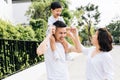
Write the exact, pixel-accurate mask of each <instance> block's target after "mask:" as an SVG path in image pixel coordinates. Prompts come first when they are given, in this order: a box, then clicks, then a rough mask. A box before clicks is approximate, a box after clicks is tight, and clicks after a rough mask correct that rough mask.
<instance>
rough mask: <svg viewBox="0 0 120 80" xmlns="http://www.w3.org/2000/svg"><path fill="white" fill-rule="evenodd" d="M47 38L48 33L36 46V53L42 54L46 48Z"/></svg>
mask: <svg viewBox="0 0 120 80" xmlns="http://www.w3.org/2000/svg"><path fill="white" fill-rule="evenodd" d="M49 38H50V35H48V36H47V37H46V38H45V39H44V40H43V41H42V42H41V43H40V45H39V46H38V48H37V54H38V55H42V54H44V53H45V51H46V50H47V46H48V41H49Z"/></svg>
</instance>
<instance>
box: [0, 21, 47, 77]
mask: <svg viewBox="0 0 120 80" xmlns="http://www.w3.org/2000/svg"><path fill="white" fill-rule="evenodd" d="M31 23H32V25H31V26H22V25H13V24H11V23H10V22H8V21H3V20H1V19H0V63H1V64H0V71H1V72H0V79H2V78H4V77H6V76H8V75H11V74H13V73H16V72H17V71H19V70H24V69H26V68H27V67H30V66H31V65H34V64H37V63H38V62H41V61H43V60H44V57H43V55H42V56H40V57H38V56H37V54H36V48H37V46H38V45H39V44H40V42H41V41H42V40H43V39H44V37H45V33H46V28H47V23H46V22H45V21H44V20H43V19H38V20H33V21H31Z"/></svg>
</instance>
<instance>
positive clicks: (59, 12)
mask: <svg viewBox="0 0 120 80" xmlns="http://www.w3.org/2000/svg"><path fill="white" fill-rule="evenodd" d="M61 12H62V8H56V9H54V10H52V14H53V16H54V17H55V18H57V17H58V16H60V15H61Z"/></svg>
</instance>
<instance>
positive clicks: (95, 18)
mask: <svg viewBox="0 0 120 80" xmlns="http://www.w3.org/2000/svg"><path fill="white" fill-rule="evenodd" d="M75 15H76V18H77V19H78V26H83V25H84V26H86V27H87V32H88V40H89V42H91V36H92V35H91V27H92V25H97V24H98V23H99V22H100V20H99V17H100V13H99V11H98V6H95V5H94V4H90V3H89V4H88V5H86V6H84V7H83V6H81V7H80V8H77V10H76V12H75Z"/></svg>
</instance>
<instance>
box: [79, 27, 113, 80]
mask: <svg viewBox="0 0 120 80" xmlns="http://www.w3.org/2000/svg"><path fill="white" fill-rule="evenodd" d="M91 42H92V44H93V47H89V48H85V47H84V46H82V45H81V46H80V50H81V52H82V53H83V54H85V55H87V70H86V74H87V75H86V76H87V80H113V60H112V57H111V54H110V53H109V51H111V50H112V37H111V35H110V33H109V32H108V31H107V29H106V28H99V29H98V30H97V31H96V33H95V34H94V35H93V36H92V39H91Z"/></svg>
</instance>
